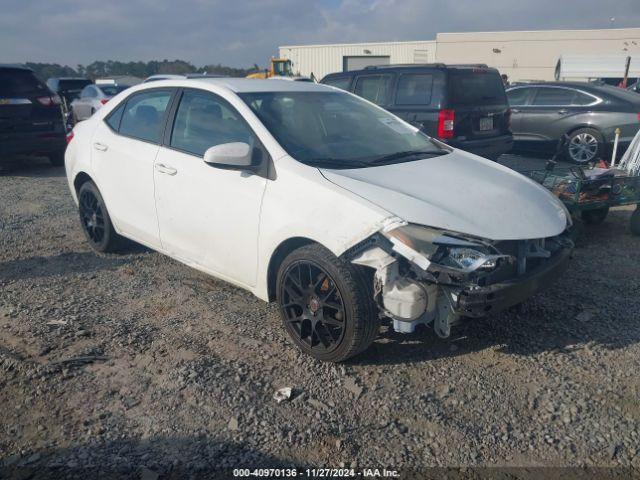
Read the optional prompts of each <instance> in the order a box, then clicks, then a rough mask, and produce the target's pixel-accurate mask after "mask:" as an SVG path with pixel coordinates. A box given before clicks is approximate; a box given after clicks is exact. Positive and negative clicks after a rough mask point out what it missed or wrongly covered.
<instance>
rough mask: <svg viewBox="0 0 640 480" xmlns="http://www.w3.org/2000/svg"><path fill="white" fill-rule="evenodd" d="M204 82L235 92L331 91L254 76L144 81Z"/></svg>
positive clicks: (195, 84) (174, 84) (171, 83)
mask: <svg viewBox="0 0 640 480" xmlns="http://www.w3.org/2000/svg"><path fill="white" fill-rule="evenodd" d="M204 84H210V85H216V86H220V87H224V88H227V89H229V90H231V91H232V92H236V93H252V92H326V91H333V89H332V88H331V87H327V86H326V85H320V84H318V83H312V82H291V81H289V80H271V79H268V80H266V79H265V80H262V79H255V78H228V77H222V78H197V79H178V80H159V81H157V82H150V83H145V84H144V85H148V88H153V87H159V86H162V85H167V86H171V87H193V88H197V87H199V86H202V85H204Z"/></svg>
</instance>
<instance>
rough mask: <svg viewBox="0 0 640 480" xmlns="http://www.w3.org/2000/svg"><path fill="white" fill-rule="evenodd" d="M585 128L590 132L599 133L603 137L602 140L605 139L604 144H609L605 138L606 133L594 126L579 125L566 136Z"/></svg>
mask: <svg viewBox="0 0 640 480" xmlns="http://www.w3.org/2000/svg"><path fill="white" fill-rule="evenodd" d="M583 128H588V129H590V130H595V131H596V132H598V133H599V134H600V135H601V136H602V138H603V139H604V142H605V143H606V142H607V139H606V138H605V136H604V133H602V132H601V131H600V129H599V128H598V127H595V126H593V125H577V126H575V127H572V128H571V129H570V130H568V131H567V133H566V134H567V135H571V134H572V133H573V132H575V131H576V130H582V129H583Z"/></svg>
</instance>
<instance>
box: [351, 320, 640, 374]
mask: <svg viewBox="0 0 640 480" xmlns="http://www.w3.org/2000/svg"><path fill="white" fill-rule="evenodd" d="M525 308H526V307H525ZM532 313H533V312H526V313H524V314H523V313H519V312H518V311H517V309H512V310H510V311H507V312H504V313H502V314H500V315H497V316H494V317H487V318H481V319H473V320H468V321H467V322H466V323H463V324H462V325H459V326H456V327H454V328H453V329H452V332H451V337H450V338H448V339H440V338H438V337H437V336H436V335H435V333H434V332H433V331H432V330H431V329H430V328H421V329H419V330H418V329H417V330H416V332H415V333H412V334H402V333H396V332H394V331H393V329H391V328H389V329H383V331H382V332H381V334H380V336H379V337H378V340H377V341H376V342H375V343H374V344H373V345H372V346H371V347H370V348H369V349H368V350H367V351H365V352H364V353H363V354H361V355H359V356H357V357H355V358H354V359H353V360H351V361H350V362H349V363H351V364H352V365H385V364H404V363H414V362H427V361H432V360H437V359H443V358H451V357H457V356H459V355H467V354H469V353H473V352H479V351H482V350H486V349H490V348H494V347H498V349H497V351H498V352H500V353H504V354H507V355H525V356H528V355H537V354H540V353H543V352H556V353H559V354H562V353H565V354H570V353H571V352H573V351H576V350H579V349H584V348H589V345H591V344H595V345H599V346H601V347H604V348H606V349H611V350H615V349H620V348H625V347H627V346H629V345H633V344H636V343H640V332H638V326H637V320H636V319H635V318H634V316H633V315H631V316H629V318H627V319H626V320H624V319H623V320H619V321H616V322H611V321H609V322H601V321H600V320H599V318H598V316H597V315H594V316H593V317H592V318H590V319H587V320H585V318H583V317H580V316H579V315H578V316H576V314H575V313H570V314H568V315H567V316H566V317H565V316H563V317H562V318H559V317H558V318H548V317H547V316H546V314H545V312H544V311H540V312H539V313H538V314H534V315H532ZM614 323H615V325H614Z"/></svg>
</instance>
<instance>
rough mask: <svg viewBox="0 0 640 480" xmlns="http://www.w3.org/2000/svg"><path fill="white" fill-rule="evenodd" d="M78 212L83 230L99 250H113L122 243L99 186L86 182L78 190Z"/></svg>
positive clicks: (96, 249)
mask: <svg viewBox="0 0 640 480" xmlns="http://www.w3.org/2000/svg"><path fill="white" fill-rule="evenodd" d="M78 212H79V214H80V224H81V225H82V230H83V232H84V234H85V237H87V240H88V241H89V244H90V245H91V248H93V249H94V250H95V251H97V252H102V253H104V252H113V251H115V250H117V249H118V248H119V247H120V245H121V237H120V236H119V235H118V234H117V233H116V231H115V229H114V228H113V224H112V223H111V218H110V217H109V212H108V211H107V207H106V206H105V204H104V200H103V199H102V195H100V192H99V191H98V187H96V185H95V184H94V183H93V182H91V181H88V182H85V183H83V184H82V186H81V187H80V189H79V190H78Z"/></svg>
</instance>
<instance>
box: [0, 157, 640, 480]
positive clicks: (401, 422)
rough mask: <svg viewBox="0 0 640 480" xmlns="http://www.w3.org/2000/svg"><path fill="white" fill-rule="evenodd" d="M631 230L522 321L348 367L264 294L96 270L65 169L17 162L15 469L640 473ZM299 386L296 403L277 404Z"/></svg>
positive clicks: (3, 427)
mask: <svg viewBox="0 0 640 480" xmlns="http://www.w3.org/2000/svg"><path fill="white" fill-rule="evenodd" d="M505 160H506V162H507V163H509V164H510V165H517V164H518V159H517V158H516V157H511V158H506V159H505ZM530 163H531V161H530ZM533 163H536V161H535V160H534V161H533ZM537 163H538V164H540V165H542V164H543V163H544V161H543V160H538V161H537ZM630 213H631V209H629V208H626V209H616V210H614V211H612V212H611V213H610V216H609V218H608V219H607V221H606V222H605V223H604V224H603V225H601V226H598V227H589V228H585V229H584V231H583V233H582V235H581V237H580V238H579V240H578V243H577V249H576V252H575V257H574V259H573V261H572V266H571V268H570V271H568V272H567V273H566V274H565V275H564V276H563V277H562V278H561V279H560V280H559V281H558V282H557V283H555V284H554V285H553V286H552V287H551V288H549V289H548V290H546V291H544V292H543V293H541V294H539V295H537V296H536V297H534V298H533V299H531V300H530V301H528V302H527V303H526V304H525V305H523V306H522V307H521V308H519V309H514V310H511V311H509V312H506V313H504V314H501V315H499V316H496V317H492V318H488V319H484V320H479V321H475V322H473V323H468V324H465V325H464V326H462V327H460V328H458V329H457V330H455V331H454V334H453V336H452V338H451V339H449V340H446V341H445V340H440V339H438V338H437V337H436V336H435V335H434V334H433V333H431V332H430V331H424V332H420V333H416V334H412V335H400V334H395V333H393V332H391V331H389V329H388V328H387V327H383V330H382V332H381V336H380V338H379V339H378V340H377V341H376V342H375V344H374V345H373V347H372V348H371V349H369V350H368V351H367V352H365V354H363V355H361V356H359V357H357V358H355V359H353V360H352V361H350V362H349V363H346V364H343V365H331V364H323V363H319V362H316V361H314V360H312V359H311V358H308V357H306V356H304V355H301V354H299V353H298V351H297V350H296V349H295V348H294V347H293V346H292V345H291V344H290V343H289V341H288V340H287V338H286V336H285V333H284V331H283V329H282V328H281V325H280V321H279V317H278V313H277V309H276V308H275V306H274V305H267V304H264V303H262V302H261V301H260V300H258V299H256V298H254V297H253V296H251V295H250V294H249V293H246V292H244V291H242V290H239V289H237V288H234V287H232V286H230V285H228V284H225V283H223V282H221V281H217V280H215V279H212V278H208V277H206V276H204V275H202V274H199V273H198V272H196V271H194V270H191V269H190V268H188V267H186V266H183V265H181V264H179V263H177V262H175V261H173V260H171V259H169V258H167V257H164V256H162V255H160V254H158V253H155V252H152V251H149V250H146V249H144V248H142V247H135V246H131V247H130V248H129V249H128V250H127V251H126V252H125V253H123V254H119V255H104V256H97V255H95V254H94V253H92V252H91V251H90V250H89V247H88V245H87V243H86V242H85V241H84V239H83V235H82V232H81V230H80V227H79V223H78V220H77V216H76V212H75V208H74V205H73V203H72V200H71V197H70V195H69V192H68V190H67V185H66V179H65V177H64V171H63V170H62V169H54V168H50V167H48V166H47V165H46V164H45V163H43V162H40V161H39V160H37V159H29V160H24V161H18V162H14V163H12V164H6V165H5V170H4V172H0V405H1V406H2V408H0V458H2V459H4V469H5V471H8V472H14V473H16V472H21V474H24V473H25V472H27V474H29V472H31V474H35V473H38V472H48V474H50V475H52V476H55V475H60V476H61V477H63V476H64V477H65V478H67V477H71V476H73V475H76V476H77V478H87V472H91V473H92V475H97V476H98V477H105V476H107V475H109V474H110V475H114V476H125V477H126V476H130V477H131V478H139V477H142V478H157V476H158V475H160V478H181V477H180V475H182V474H183V473H185V472H186V473H190V474H194V475H197V474H198V473H199V472H200V473H201V472H207V471H210V470H211V469H214V468H225V467H230V466H236V467H237V466H240V467H248V466H258V467H268V466H279V467H284V466H288V465H292V464H295V465H298V466H310V467H338V466H341V465H346V466H354V467H356V468H368V467H380V468H381V467H395V468H419V469H421V468H424V467H427V466H439V467H442V466H527V467H533V466H585V467H589V466H610V467H625V468H626V469H627V470H625V471H628V467H633V468H635V469H638V468H640V428H639V427H640V402H639V400H640V376H639V375H638V372H640V346H639V342H640V313H639V312H640V295H639V294H638V292H640V239H639V238H636V237H632V236H631V235H630V233H629V232H628V220H629V216H630ZM496 221H499V219H496ZM578 226H579V227H580V225H578ZM287 386H289V387H292V388H293V393H292V395H291V398H289V399H288V400H284V401H282V402H280V403H277V402H276V400H274V398H273V395H274V392H275V391H276V390H277V389H278V388H281V387H287ZM635 472H636V473H637V470H635ZM0 476H2V470H1V469H0ZM25 478H28V477H25ZM34 478H39V476H38V475H36V476H35V477H34ZM627 478H628V477H627Z"/></svg>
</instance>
